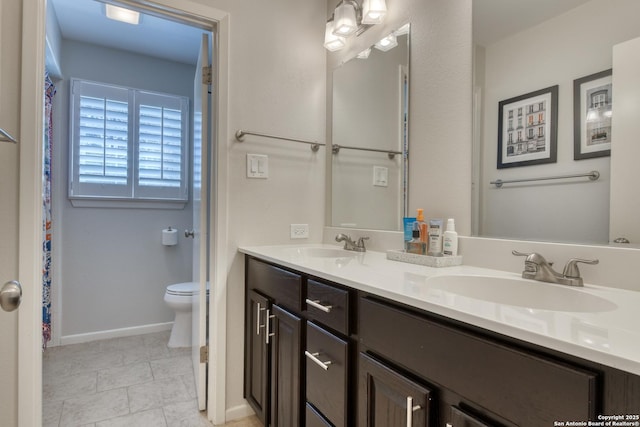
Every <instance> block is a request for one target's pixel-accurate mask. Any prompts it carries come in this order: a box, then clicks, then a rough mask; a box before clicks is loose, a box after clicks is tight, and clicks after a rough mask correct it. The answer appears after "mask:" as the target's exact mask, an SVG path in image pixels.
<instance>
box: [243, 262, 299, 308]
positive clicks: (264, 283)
mask: <svg viewBox="0 0 640 427" xmlns="http://www.w3.org/2000/svg"><path fill="white" fill-rule="evenodd" d="M246 275H247V276H246V281H247V287H248V289H249V290H258V291H260V292H261V293H263V294H265V295H268V296H269V298H271V299H272V300H273V301H275V302H276V303H277V304H278V305H281V306H284V307H286V308H288V309H290V310H293V311H296V312H300V311H302V278H301V276H300V275H299V274H296V273H293V272H291V271H288V270H285V269H282V268H278V267H275V266H273V265H271V264H267V263H265V262H262V261H258V260H257V259H255V258H251V257H249V258H248V261H247V264H246Z"/></svg>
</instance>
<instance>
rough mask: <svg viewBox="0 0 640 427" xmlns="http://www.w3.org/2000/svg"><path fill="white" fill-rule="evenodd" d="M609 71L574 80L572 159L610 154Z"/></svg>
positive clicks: (610, 75)
mask: <svg viewBox="0 0 640 427" xmlns="http://www.w3.org/2000/svg"><path fill="white" fill-rule="evenodd" d="M612 88H613V85H612V69H608V70H605V71H600V72H599V73H595V74H590V75H588V76H585V77H581V78H579V79H575V80H574V81H573V159H574V160H583V159H592V158H596V157H606V156H610V155H611V141H612V140H611V115H612V114H611V113H612V109H611V107H612V105H613V97H612Z"/></svg>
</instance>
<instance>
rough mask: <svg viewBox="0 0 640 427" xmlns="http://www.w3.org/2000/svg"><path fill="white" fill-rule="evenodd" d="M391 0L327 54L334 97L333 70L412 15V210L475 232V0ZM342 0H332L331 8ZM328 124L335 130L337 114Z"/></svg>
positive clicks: (410, 169) (410, 167) (410, 183)
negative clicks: (375, 20)
mask: <svg viewBox="0 0 640 427" xmlns="http://www.w3.org/2000/svg"><path fill="white" fill-rule="evenodd" d="M387 3H388V4H387V7H388V10H389V11H388V14H387V17H386V18H385V22H384V24H382V25H379V26H374V27H372V28H370V29H368V30H367V31H366V32H365V33H363V34H362V35H361V36H360V37H358V38H356V39H349V41H348V43H347V46H346V48H345V49H343V50H341V51H339V52H335V53H329V54H328V56H327V58H328V64H327V85H328V91H329V92H328V96H330V91H331V83H332V71H333V69H334V68H335V67H337V66H338V65H339V64H340V63H341V61H344V60H345V59H348V58H351V57H353V56H354V55H355V54H357V53H359V52H360V51H362V50H363V49H364V48H365V47H367V46H369V45H371V44H373V43H374V42H375V41H377V40H379V39H380V38H382V37H383V36H386V35H387V34H388V33H390V32H391V31H393V30H394V29H397V28H399V27H400V26H402V25H403V24H405V23H407V22H410V23H411V42H410V55H409V56H410V65H409V87H410V95H409V152H410V154H409V213H410V214H412V213H413V212H415V210H416V208H423V209H424V210H425V216H426V217H427V218H455V219H456V229H457V230H458V232H459V233H461V234H469V233H470V229H471V215H470V212H471V186H470V182H471V168H470V167H469V165H470V164H471V145H470V140H471V108H470V103H469V100H470V96H471V95H470V94H471V57H472V55H471V51H472V49H471V0H461V1H448V0H395V1H389V2H387ZM335 5H336V4H335V2H333V1H328V2H327V10H328V13H329V14H330V13H331V11H332V10H333V8H334V7H335ZM318 37H320V36H318ZM329 117H330V110H329ZM327 129H328V131H327V132H328V133H329V134H330V132H331V121H330V120H329V121H328V123H327ZM327 217H330V213H328V214H327Z"/></svg>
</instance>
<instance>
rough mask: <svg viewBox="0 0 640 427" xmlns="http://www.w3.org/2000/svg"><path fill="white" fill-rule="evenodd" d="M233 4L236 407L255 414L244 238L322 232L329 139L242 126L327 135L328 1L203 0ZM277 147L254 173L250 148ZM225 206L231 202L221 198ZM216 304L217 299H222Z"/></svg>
mask: <svg viewBox="0 0 640 427" xmlns="http://www.w3.org/2000/svg"><path fill="white" fill-rule="evenodd" d="M197 1H198V2H199V3H202V4H207V5H209V6H212V7H215V8H217V9H219V10H224V11H227V12H229V13H230V46H229V55H230V57H229V62H230V64H229V87H228V91H229V105H228V115H229V121H228V126H229V135H228V139H227V140H225V141H220V143H221V144H227V146H228V150H229V163H228V171H229V173H228V176H227V177H226V178H227V180H228V184H229V187H228V191H229V199H228V200H227V201H226V208H227V211H228V218H229V224H228V228H227V232H228V262H229V265H228V266H227V268H228V269H229V271H228V273H229V275H228V282H227V287H228V290H227V292H228V293H227V304H228V307H227V313H228V314H227V325H228V327H227V348H226V352H227V414H228V416H230V417H237V416H242V415H244V414H246V413H247V412H246V411H247V407H246V406H245V405H246V403H245V401H244V399H243V397H242V387H243V377H244V373H243V360H244V356H243V354H244V342H243V337H244V269H243V268H244V258H243V256H242V255H240V254H239V253H238V252H237V247H238V246H240V245H261V244H284V243H296V242H302V243H305V242H319V241H320V240H321V238H322V227H323V224H324V204H325V200H324V177H325V158H324V150H325V149H324V148H320V151H319V152H317V153H312V152H311V150H310V149H309V146H307V145H304V144H296V143H294V142H287V141H280V140H271V139H265V138H259V137H254V136H246V137H245V138H244V139H245V142H243V143H239V142H235V139H234V137H233V135H234V134H235V132H236V130H238V129H244V130H249V131H257V132H265V133H270V134H275V135H282V136H287V137H298V138H301V139H308V140H317V141H319V142H324V141H325V132H324V125H325V87H326V86H325V70H326V58H325V51H324V47H323V46H322V42H323V34H324V26H325V7H326V6H325V4H324V2H323V1H319V0H315V1H299V0H273V1H269V2H263V1H237V0H197ZM247 153H255V154H266V155H268V156H269V179H266V180H263V179H247V178H246V154H247ZM220 208H221V209H224V206H221V207H220ZM292 223H296V224H297V223H305V224H309V239H308V240H302V241H300V240H298V241H292V240H290V238H289V226H290V224H292ZM213 309H214V310H215V308H213Z"/></svg>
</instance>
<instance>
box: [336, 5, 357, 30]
mask: <svg viewBox="0 0 640 427" xmlns="http://www.w3.org/2000/svg"><path fill="white" fill-rule="evenodd" d="M333 16H334V22H335V24H334V28H333V34H335V35H336V36H341V37H348V36H350V35H351V34H353V33H355V32H356V30H357V29H358V23H357V21H356V6H354V5H353V4H352V3H351V2H349V1H347V0H342V2H341V3H340V4H339V5H338V7H336V10H335V11H334V12H333Z"/></svg>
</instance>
